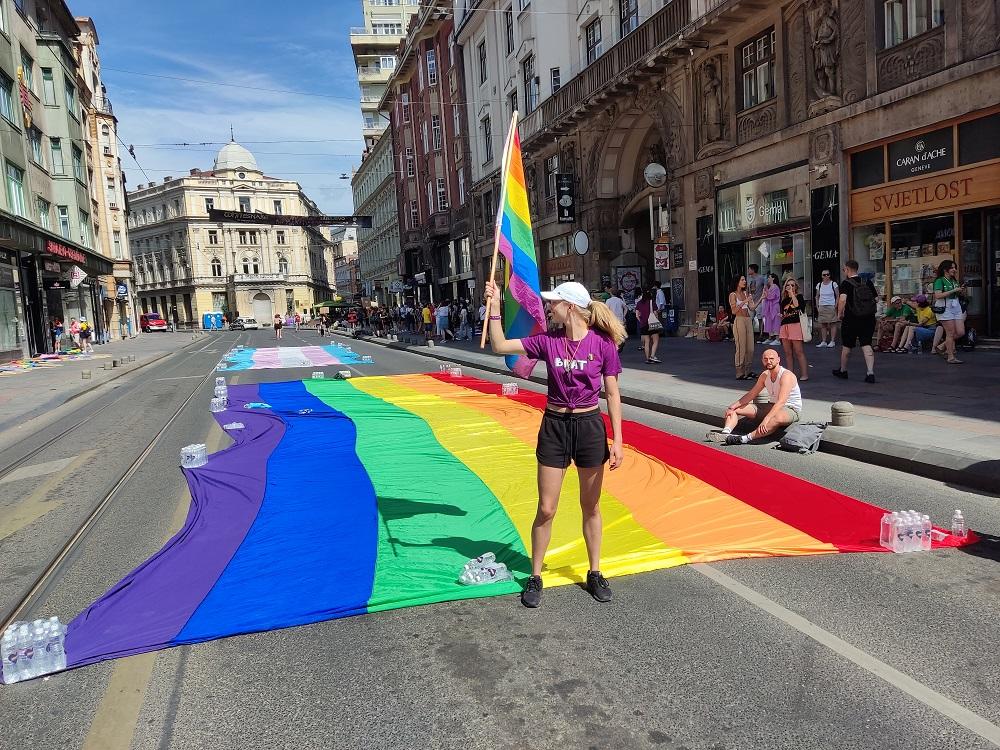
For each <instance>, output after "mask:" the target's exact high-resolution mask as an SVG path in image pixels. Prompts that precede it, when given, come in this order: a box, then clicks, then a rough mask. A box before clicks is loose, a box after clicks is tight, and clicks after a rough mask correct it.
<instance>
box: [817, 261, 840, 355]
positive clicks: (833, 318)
mask: <svg viewBox="0 0 1000 750" xmlns="http://www.w3.org/2000/svg"><path fill="white" fill-rule="evenodd" d="M839 294H840V287H838V286H837V282H836V281H834V280H833V277H832V275H831V274H830V272H829V271H823V274H822V280H821V281H820V282H819V283H818V284H817V285H816V307H817V310H818V313H819V314H818V315H817V322H818V323H819V343H818V344H816V347H817V348H820V349H821V348H823V347H829V348H831V349H832V348H833V347H835V346H836V345H837V343H836V342H837V329H838V328H839V327H840V318H838V317H837V297H838V295H839Z"/></svg>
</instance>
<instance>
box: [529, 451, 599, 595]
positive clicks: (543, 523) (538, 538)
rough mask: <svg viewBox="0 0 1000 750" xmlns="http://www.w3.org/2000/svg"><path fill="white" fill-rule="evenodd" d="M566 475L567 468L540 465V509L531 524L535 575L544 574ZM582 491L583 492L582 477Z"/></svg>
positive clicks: (581, 480)
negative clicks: (543, 567)
mask: <svg viewBox="0 0 1000 750" xmlns="http://www.w3.org/2000/svg"><path fill="white" fill-rule="evenodd" d="M565 476H566V469H557V468H555V467H552V466H542V465H541V464H539V465H538V510H537V511H536V512H535V520H534V521H533V522H532V524H531V575H533V576H540V575H541V574H542V562H543V561H544V560H545V551H546V550H547V549H548V548H549V540H550V539H552V519H553V518H554V517H555V515H556V509H557V508H558V507H559V493H560V492H561V491H562V483H563V477H565ZM580 492H581V493H582V492H583V478H582V477H581V479H580ZM581 502H582V500H581ZM584 525H586V523H584Z"/></svg>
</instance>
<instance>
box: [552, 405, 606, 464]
mask: <svg viewBox="0 0 1000 750" xmlns="http://www.w3.org/2000/svg"><path fill="white" fill-rule="evenodd" d="M535 457H536V458H537V459H538V463H540V464H541V465H542V466H550V467H553V468H556V469H565V468H566V467H568V466H569V465H570V463H574V464H576V465H577V468H580V469H596V468H597V467H599V466H603V465H604V464H605V462H606V461H607V460H608V459H609V458H610V457H611V451H610V450H609V449H608V431H607V428H606V427H605V426H604V418H603V417H601V410H600V409H594V410H593V411H585V412H576V413H565V414H560V413H559V412H553V411H549V410H546V411H545V414H544V416H543V417H542V425H541V427H539V428H538V447H537V448H536V449H535Z"/></svg>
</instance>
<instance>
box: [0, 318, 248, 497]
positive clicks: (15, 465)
mask: <svg viewBox="0 0 1000 750" xmlns="http://www.w3.org/2000/svg"><path fill="white" fill-rule="evenodd" d="M237 341H239V338H237ZM214 343H215V342H214V341H210V342H208V343H206V344H205V345H204V346H203V347H202V348H201V349H192V350H185V349H181V350H179V351H178V352H177V353H184V354H187V355H191V354H200V353H202V352H205V351H206V350H207V349H208V347H209V346H211V345H213V344H214ZM183 361H185V360H184V359H180V360H178V361H177V362H174V363H171V365H172V366H176V365H178V364H181V363H182V362H183ZM154 363H155V361H154V362H149V363H147V364H154ZM145 366H146V365H141V366H140V367H137V368H135V370H133V371H132V372H130V373H127V375H131V374H133V373H136V372H138V371H139V370H140V369H142V367H145ZM105 385H110V383H108V384H105ZM113 387H114V388H118V387H121V386H120V385H116V386H113ZM138 387H141V383H133V384H130V385H129V386H126V387H125V388H124V389H123V390H122V392H121V393H120V394H119V395H118V396H117V397H116V398H115V399H114V400H112V401H109V402H108V403H106V404H105V405H104V406H101V407H99V408H98V409H96V410H94V411H92V412H91V413H90V414H88V415H87V416H85V417H83V418H82V419H80V420H79V421H77V422H75V423H73V424H71V425H70V426H69V427H67V428H65V429H64V430H62V431H60V432H58V433H57V434H56V435H54V436H53V437H51V438H49V439H48V440H46V441H45V442H43V443H41V444H39V445H34V446H32V447H31V449H30V450H29V451H27V452H26V453H25V454H23V455H21V456H19V457H18V458H15V459H14V460H13V461H11V462H9V463H8V464H6V465H5V466H3V467H0V481H2V480H3V479H4V477H6V476H7V475H8V474H10V473H11V472H13V471H16V470H17V469H19V468H20V467H21V466H23V465H25V464H26V463H28V462H29V461H30V460H31V459H32V458H34V457H35V456H36V455H37V454H38V453H40V452H41V451H43V450H45V449H46V448H49V447H51V446H53V445H55V444H56V443H57V442H59V441H60V440H62V439H63V438H64V437H66V436H67V435H69V434H70V433H72V432H75V431H76V430H77V429H79V428H80V427H82V426H84V425H85V424H87V423H89V422H91V421H92V420H93V419H95V418H96V417H98V416H100V415H101V414H102V413H104V412H105V411H107V410H108V409H110V408H111V407H112V406H115V405H117V404H119V403H121V402H122V401H123V400H124V399H125V398H127V397H128V396H131V395H132V394H134V393H135V390H136V388H138ZM65 403H69V401H66V402H65ZM7 450H10V449H7ZM3 452H6V451H3Z"/></svg>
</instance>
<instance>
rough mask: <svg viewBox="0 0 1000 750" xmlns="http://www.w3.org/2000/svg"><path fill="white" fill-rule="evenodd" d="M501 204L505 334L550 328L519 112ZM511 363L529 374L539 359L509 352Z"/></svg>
mask: <svg viewBox="0 0 1000 750" xmlns="http://www.w3.org/2000/svg"><path fill="white" fill-rule="evenodd" d="M502 169H503V175H502V182H501V188H500V205H499V207H498V209H497V223H496V236H497V241H498V247H499V251H500V254H501V255H503V257H504V258H505V259H506V261H507V262H506V263H505V264H504V289H505V292H506V294H505V295H504V316H503V317H504V334H505V335H506V336H507V338H509V339H520V338H524V337H525V336H531V335H533V334H535V333H541V332H542V331H544V330H545V329H546V321H545V308H544V307H543V305H542V297H541V292H540V290H539V287H538V260H537V259H536V257H535V240H534V237H532V234H531V212H530V211H529V210H528V190H527V188H526V186H525V182H524V164H523V163H522V161H521V139H520V137H519V136H518V133H517V112H515V113H514V116H513V118H512V120H511V123H510V132H509V133H508V134H507V143H506V145H505V147H504V157H503V167H502ZM506 361H507V367H509V368H510V369H511V371H513V372H514V373H515V374H516V375H519V376H521V377H523V378H526V377H528V376H529V375H530V374H531V371H532V370H533V369H534V368H535V363H536V361H535V360H533V359H530V358H528V357H525V356H523V355H517V354H514V355H508V356H507V357H506Z"/></svg>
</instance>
